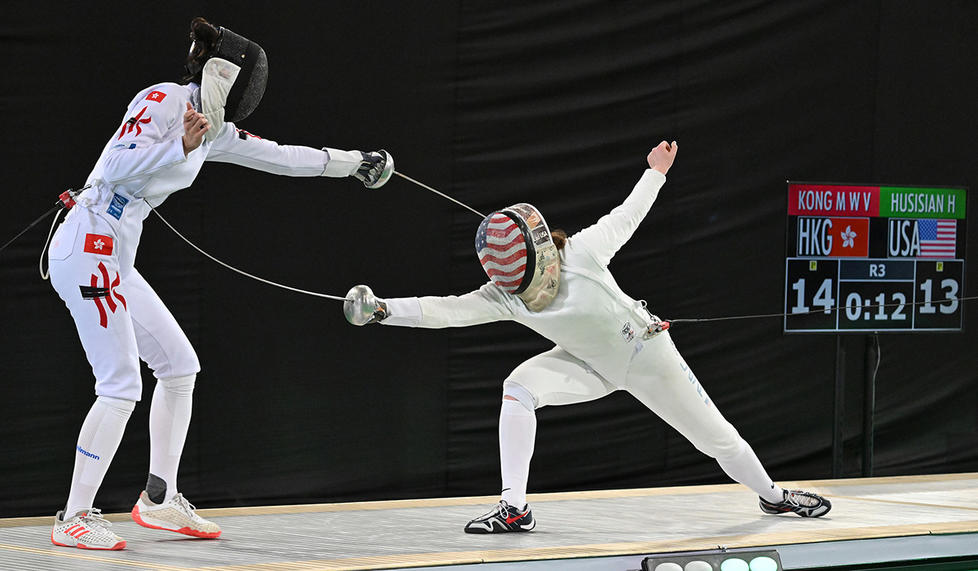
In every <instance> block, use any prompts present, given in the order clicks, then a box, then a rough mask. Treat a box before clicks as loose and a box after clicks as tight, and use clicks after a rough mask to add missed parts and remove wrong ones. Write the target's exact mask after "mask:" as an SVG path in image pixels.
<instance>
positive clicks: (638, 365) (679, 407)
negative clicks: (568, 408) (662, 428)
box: [624, 332, 782, 501]
mask: <svg viewBox="0 0 978 571" xmlns="http://www.w3.org/2000/svg"><path fill="white" fill-rule="evenodd" d="M624 388H625V389H626V390H627V391H628V392H629V393H631V394H632V395H634V396H635V398H637V399H638V400H639V401H641V402H642V404H644V405H645V406H646V407H648V408H649V409H650V410H651V411H652V412H654V413H655V414H657V415H658V416H659V417H660V418H662V419H663V420H664V421H666V422H667V423H668V424H669V425H670V426H672V427H673V428H675V429H676V430H678V431H679V432H680V434H682V435H683V436H685V437H686V439H687V440H689V441H690V442H691V443H692V444H693V446H695V447H696V448H697V449H698V450H699V451H701V452H703V453H704V454H706V455H708V456H710V457H711V458H714V459H716V461H717V462H718V463H719V464H720V467H721V468H723V470H724V472H726V473H727V475H728V476H730V477H731V478H732V479H733V480H734V481H737V482H739V483H741V484H744V485H745V486H747V487H748V488H750V489H752V490H754V492H756V493H757V494H758V495H759V496H761V497H763V498H765V499H769V500H770V501H781V499H782V492H781V488H779V487H778V486H776V485H775V484H774V482H772V481H771V478H770V476H768V474H767V472H766V471H765V470H764V467H763V466H762V465H761V463H760V461H759V460H758V459H757V456H756V455H755V454H754V451H753V450H752V449H751V447H750V445H749V444H748V443H747V442H746V441H745V440H744V439H743V438H742V437H741V436H740V434H739V433H738V432H737V429H735V428H734V427H733V425H731V424H730V423H729V422H727V420H726V419H725V418H723V415H722V414H720V411H719V410H717V408H716V406H715V405H714V404H713V401H712V400H710V397H709V395H708V394H707V393H706V390H705V389H704V388H703V386H702V385H700V382H699V379H697V378H696V375H695V374H693V371H692V369H690V367H689V365H687V364H686V362H685V361H684V360H683V358H682V356H681V355H680V354H679V351H678V350H677V349H676V346H675V345H674V344H673V342H672V339H671V338H670V337H669V333H668V332H663V333H660V334H659V335H657V336H656V337H654V338H652V339H650V340H649V341H647V342H645V344H644V345H643V347H642V350H641V351H640V352H639V353H638V354H637V355H636V356H635V357H634V359H633V361H632V364H631V366H630V367H629V370H628V376H627V378H626V386H625V387H624Z"/></svg>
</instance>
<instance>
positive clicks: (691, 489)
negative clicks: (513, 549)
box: [0, 472, 978, 528]
mask: <svg viewBox="0 0 978 571" xmlns="http://www.w3.org/2000/svg"><path fill="white" fill-rule="evenodd" d="M961 480H976V485H978V472H969V473H960V474H927V475H919V476H883V477H874V478H842V479H837V480H799V481H794V482H781V485H782V486H783V487H786V488H796V487H797V488H807V489H815V490H819V489H826V488H838V487H845V486H856V485H877V486H879V485H885V484H908V483H923V482H952V481H961ZM735 490H743V491H745V493H747V492H748V490H746V489H745V488H744V487H743V486H741V485H740V484H709V485H699V486H670V487H661V488H630V489H621V490H591V491H577V492H547V493H536V494H527V500H528V501H529V502H531V503H541V502H553V501H569V500H584V499H602V498H626V497H646V496H665V495H688V494H702V493H718V492H730V491H735ZM496 501H498V496H468V497H451V498H422V499H410V500H379V501H370V502H344V503H327V504H294V505H280V506H250V507H232V508H206V509H198V510H197V513H199V514H200V515H201V516H203V517H229V516H244V515H279V514H293V513H318V512H338V511H365V510H388V509H409V508H427V507H446V506H466V505H479V504H491V503H494V502H496ZM52 518H53V516H50V515H49V516H33V517H15V518H3V519H0V528H8V527H26V526H39V525H51V524H52V523H53V520H52ZM105 518H106V519H108V520H109V521H128V520H129V518H130V516H129V513H128V512H123V513H113V514H105Z"/></svg>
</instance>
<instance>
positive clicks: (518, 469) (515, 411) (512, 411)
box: [499, 399, 537, 509]
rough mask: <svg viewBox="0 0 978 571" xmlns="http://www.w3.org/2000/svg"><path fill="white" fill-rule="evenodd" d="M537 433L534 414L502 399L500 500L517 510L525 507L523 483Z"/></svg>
mask: <svg viewBox="0 0 978 571" xmlns="http://www.w3.org/2000/svg"><path fill="white" fill-rule="evenodd" d="M536 434H537V415H536V413H535V412H534V411H532V410H530V409H528V408H527V407H526V406H524V405H523V404H521V403H520V402H519V401H515V400H508V399H503V405H502V407H501V408H500V411H499V467H500V471H501V472H502V477H503V493H502V499H503V500H505V502H506V503H507V504H509V505H511V506H513V507H515V508H517V509H521V508H522V507H523V506H525V505H526V482H527V479H528V478H529V476H530V458H531V457H532V456H533V442H534V440H535V439H536Z"/></svg>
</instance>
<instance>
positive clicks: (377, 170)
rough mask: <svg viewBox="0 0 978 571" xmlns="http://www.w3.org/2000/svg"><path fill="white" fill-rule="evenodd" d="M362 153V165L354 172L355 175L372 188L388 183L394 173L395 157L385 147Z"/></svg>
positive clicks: (364, 184)
mask: <svg viewBox="0 0 978 571" xmlns="http://www.w3.org/2000/svg"><path fill="white" fill-rule="evenodd" d="M361 154H362V155H363V160H362V161H360V167H359V168H357V172H355V173H353V176H355V177H357V178H358V179H359V180H360V182H362V183H363V186H365V187H367V188H370V189H373V188H380V187H382V186H384V185H385V184H387V181H388V180H390V178H391V175H392V174H394V157H392V156H391V154H390V153H388V152H387V151H385V150H383V149H381V150H379V151H370V152H367V153H361Z"/></svg>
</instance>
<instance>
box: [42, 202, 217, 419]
mask: <svg viewBox="0 0 978 571" xmlns="http://www.w3.org/2000/svg"><path fill="white" fill-rule="evenodd" d="M106 238H109V239H110V240H111V242H110V240H106ZM110 243H111V246H110ZM110 247H111V253H108V252H109V248H110ZM122 247H123V245H122V244H119V243H117V241H116V238H115V236H114V234H113V232H112V228H111V227H110V226H109V225H108V224H107V223H105V222H104V221H102V220H101V219H99V218H97V217H89V219H87V220H83V221H82V222H76V221H72V222H64V223H62V224H61V226H60V227H59V228H58V230H57V232H56V233H55V236H54V238H53V240H52V243H51V250H50V252H49V253H48V259H49V262H50V267H51V285H53V286H54V289H55V290H56V291H57V292H58V295H59V296H61V299H62V300H63V301H64V302H65V305H66V306H67V307H68V311H70V312H71V317H72V318H73V319H74V321H75V327H76V328H77V330H78V337H79V338H80V339H81V343H82V347H84V349H85V355H86V356H87V358H88V362H89V363H90V364H91V366H92V372H93V373H94V375H95V394H96V395H98V396H107V397H113V398H119V399H125V400H131V401H138V400H140V396H141V395H142V382H141V378H140V374H139V359H142V360H143V361H145V362H146V364H147V365H149V367H150V369H152V370H153V373H154V375H155V376H156V378H158V379H167V378H171V377H182V376H186V375H192V374H196V373H198V372H199V371H200V363H199V361H198V360H197V354H196V352H195V351H194V349H193V347H192V346H191V345H190V341H189V340H188V339H187V336H186V335H185V334H184V332H183V330H182V329H180V326H179V325H178V324H177V322H176V320H175V319H174V318H173V315H172V314H171V313H170V311H169V310H168V309H167V308H166V306H165V305H163V302H162V301H161V300H160V298H159V296H158V295H156V292H155V291H153V288H152V287H150V285H149V283H147V282H146V280H145V279H144V278H143V277H142V276H141V275H139V272H138V271H136V269H135V268H128V267H125V268H123V267H120V263H119V250H120V249H121V248H122Z"/></svg>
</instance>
